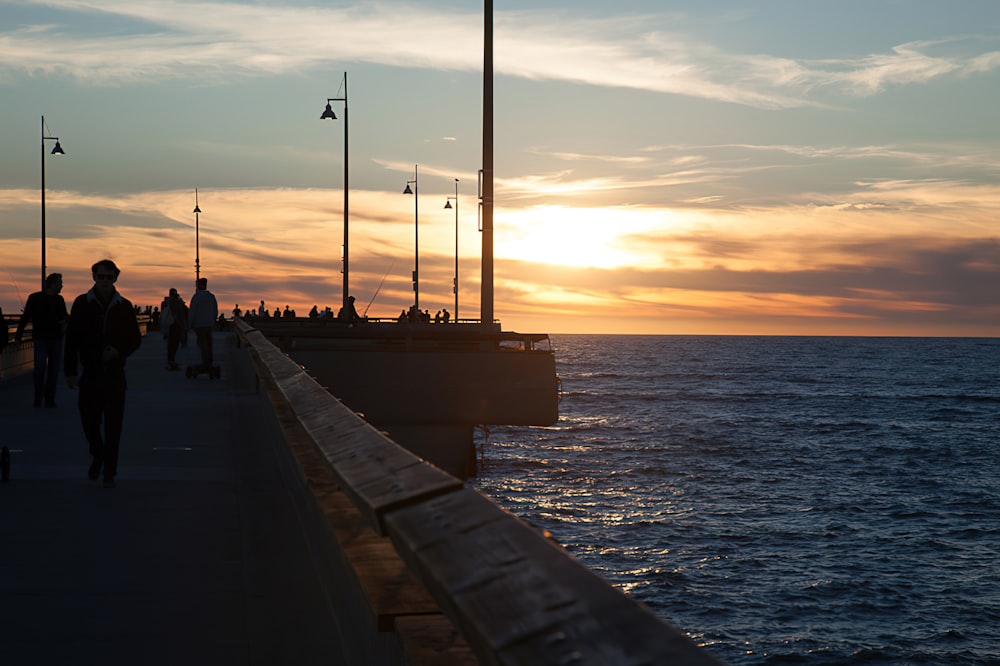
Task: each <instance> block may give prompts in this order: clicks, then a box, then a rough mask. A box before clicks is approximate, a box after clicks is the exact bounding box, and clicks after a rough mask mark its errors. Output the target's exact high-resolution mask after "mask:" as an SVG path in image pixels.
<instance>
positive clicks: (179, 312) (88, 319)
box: [0, 259, 218, 488]
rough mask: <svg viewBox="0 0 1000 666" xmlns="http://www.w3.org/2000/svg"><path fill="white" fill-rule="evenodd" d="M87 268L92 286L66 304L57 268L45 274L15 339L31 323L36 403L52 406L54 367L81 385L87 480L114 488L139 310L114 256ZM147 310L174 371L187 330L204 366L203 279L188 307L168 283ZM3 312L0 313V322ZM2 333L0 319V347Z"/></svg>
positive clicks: (207, 359) (207, 302)
mask: <svg viewBox="0 0 1000 666" xmlns="http://www.w3.org/2000/svg"><path fill="white" fill-rule="evenodd" d="M90 270H91V277H92V278H93V281H94V284H93V286H92V287H91V288H90V289H89V290H88V291H87V292H86V293H83V294H80V295H79V296H77V297H76V298H75V299H74V300H73V304H72V306H71V307H70V308H69V309H68V310H67V308H66V301H65V299H64V298H63V297H62V295H61V292H62V289H63V276H62V274H61V273H52V274H50V275H48V276H47V277H46V278H45V281H44V285H43V288H42V290H41V291H38V292H35V293H33V294H31V295H30V296H29V297H28V300H27V302H26V303H25V306H24V310H23V313H22V314H21V317H20V319H19V320H18V323H17V329H16V331H15V333H14V340H15V342H21V340H22V337H23V335H24V333H25V331H26V329H27V327H28V324H29V323H30V324H31V340H32V346H33V351H34V359H33V360H34V370H33V377H32V379H33V389H34V399H33V402H32V404H33V406H34V407H41V406H42V405H43V404H44V405H45V407H47V408H54V407H56V386H57V383H58V378H59V373H60V371H62V373H63V374H64V375H65V377H66V384H67V386H68V387H69V389H70V390H79V397H78V408H79V412H80V420H81V424H82V426H83V434H84V437H85V438H86V440H87V445H88V449H89V452H90V455H91V464H90V467H89V469H88V471H87V475H88V477H89V478H90V479H92V480H96V479H99V478H102V477H103V484H104V487H106V488H114V487H115V476H116V475H117V473H118V450H119V446H120V442H121V433H122V422H123V419H124V414H125V390H126V382H125V362H126V360H127V359H128V357H129V356H131V355H132V354H133V353H134V352H135V351H136V350H137V349H138V348H139V346H140V344H141V342H142V332H141V330H140V328H139V320H138V318H137V317H138V315H139V314H141V313H142V310H141V308H139V307H137V306H135V305H133V304H132V302H131V301H129V300H128V299H127V298H125V297H124V296H122V295H121V293H119V292H118V290H117V288H116V286H115V285H116V283H117V281H118V278H119V276H120V275H121V270H120V269H119V268H118V266H117V265H116V264H115V262H114V261H112V260H111V259H102V260H100V261H98V262H96V263H95V264H93V265H92V266H91V268H90ZM146 314H148V315H150V323H156V324H159V326H160V329H161V331H163V336H164V338H166V340H167V368H168V369H169V370H176V369H179V366H178V365H177V363H176V361H175V356H176V353H177V347H178V346H179V345H180V344H181V343H182V340H185V339H186V337H187V332H188V330H192V329H193V330H194V332H195V337H196V340H197V344H198V348H199V350H200V352H201V362H202V365H203V366H207V367H210V366H211V365H212V362H213V354H212V329H213V328H214V326H215V324H216V318H217V317H218V303H217V301H216V298H215V296H214V295H213V294H212V292H210V291H208V280H207V279H206V278H200V279H198V280H197V282H196V290H195V293H194V295H193V296H192V297H191V305H190V307H189V306H187V305H185V304H184V301H183V299H182V298H180V296H179V294H178V293H177V290H176V289H170V292H169V294H168V296H167V297H166V298H164V300H163V303H162V304H161V307H160V308H159V309H156V308H153V309H150V308H147V310H146ZM2 315H3V313H2V311H0V320H2V319H3V316H2ZM7 337H8V331H7V323H6V320H4V330H3V336H2V344H0V352H2V351H3V348H4V347H5V346H6V343H7Z"/></svg>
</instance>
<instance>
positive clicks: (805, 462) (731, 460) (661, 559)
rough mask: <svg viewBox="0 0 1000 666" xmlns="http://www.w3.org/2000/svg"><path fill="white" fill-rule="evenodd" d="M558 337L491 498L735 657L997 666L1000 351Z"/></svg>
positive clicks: (901, 341) (493, 435)
mask: <svg viewBox="0 0 1000 666" xmlns="http://www.w3.org/2000/svg"><path fill="white" fill-rule="evenodd" d="M552 343H553V347H554V349H555V351H556V358H557V362H556V364H557V372H558V374H559V376H560V379H561V382H562V391H563V397H562V401H561V403H560V407H559V409H560V419H559V423H558V424H557V425H556V426H554V427H548V428H507V427H504V428H493V429H492V430H491V431H490V432H489V434H488V437H487V438H486V440H485V443H484V445H483V469H482V471H481V474H480V476H479V478H478V479H477V480H476V481H475V485H476V487H478V488H479V489H480V490H481V491H482V492H484V493H485V494H486V495H488V496H490V497H491V498H493V499H494V500H495V501H497V502H498V503H499V504H500V505H501V506H503V507H505V508H507V509H509V510H510V511H512V512H513V513H515V514H517V515H518V516H520V517H521V518H523V519H524V520H526V521H527V522H529V523H531V524H533V525H536V526H538V527H539V528H541V529H546V530H548V531H550V532H551V533H552V535H553V536H554V537H555V539H556V540H558V541H559V542H560V543H561V544H562V545H563V546H565V547H566V548H567V550H568V551H569V552H571V553H572V554H573V555H574V556H576V557H577V558H578V559H580V560H581V561H582V562H584V563H585V564H586V565H588V566H589V567H590V568H591V569H593V570H595V571H597V572H598V573H600V574H601V575H602V576H604V577H605V578H606V579H607V580H608V581H609V582H610V583H612V584H613V585H615V586H617V587H618V588H620V589H622V590H623V591H624V592H625V593H627V594H628V595H630V596H632V597H633V598H635V599H637V600H639V601H641V602H643V603H645V604H646V605H647V606H648V607H649V608H651V609H652V610H653V611H654V612H655V613H657V614H658V615H660V616H661V617H663V618H665V619H667V620H668V621H670V622H671V623H673V624H674V625H676V626H677V627H678V628H680V629H681V630H682V631H683V632H685V633H686V634H687V635H689V636H690V637H691V638H693V639H694V640H695V641H696V642H697V643H698V644H700V645H702V646H704V649H705V650H707V651H708V652H710V653H711V654H713V655H714V656H715V657H717V658H719V659H720V660H722V661H723V662H725V663H727V664H732V665H749V664H807V665H813V664H815V665H818V664H894V665H895V664H942V665H943V664H947V665H949V666H953V665H956V664H976V665H985V664H1000V339H992V338H990V339H971V338H846V337H742V336H734V337H729V336H609V335H558V336H552Z"/></svg>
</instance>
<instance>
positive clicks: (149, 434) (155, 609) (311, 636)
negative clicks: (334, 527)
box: [0, 333, 344, 665]
mask: <svg viewBox="0 0 1000 666" xmlns="http://www.w3.org/2000/svg"><path fill="white" fill-rule="evenodd" d="M216 336H217V337H216V357H217V362H218V363H219V364H220V365H221V366H222V378H221V379H220V380H216V381H212V380H209V379H208V378H206V377H204V376H202V377H199V378H197V379H186V378H185V376H184V373H183V372H167V371H165V370H164V361H165V355H166V354H165V345H164V343H163V340H162V338H161V337H160V336H159V334H157V333H150V334H149V335H147V336H146V337H145V338H144V340H143V345H142V347H141V348H140V350H139V351H138V352H137V353H136V354H135V355H134V356H133V357H132V358H131V359H130V360H129V364H128V367H127V373H128V382H129V389H128V394H127V398H126V414H125V425H124V435H123V437H122V445H121V460H120V466H119V474H118V479H117V487H116V488H114V489H105V488H103V487H102V486H101V483H100V481H89V480H88V479H87V466H88V464H89V461H90V456H89V455H88V453H87V444H86V441H85V440H84V438H83V433H82V430H81V427H80V423H79V416H78V413H77V409H76V398H77V393H76V392H75V391H70V390H69V389H68V388H67V387H66V386H65V383H61V384H60V386H59V389H58V392H57V396H56V402H57V405H58V406H57V407H56V408H52V409H47V408H39V409H34V408H32V406H31V399H32V388H31V374H30V372H29V373H27V374H23V375H21V376H19V377H16V378H13V379H8V380H4V381H2V382H0V438H2V441H0V444H2V445H6V446H8V447H9V448H10V449H11V451H12V453H11V459H12V467H11V478H10V480H9V481H8V482H6V483H0V553H2V555H0V661H3V663H9V664H64V663H77V664H91V663H93V664H220V665H226V664H277V663H295V664H319V663H323V664H331V663H338V655H340V654H342V640H344V639H343V638H342V637H341V636H340V633H339V630H338V625H337V623H336V622H335V621H334V618H333V617H332V612H331V610H330V609H329V607H328V603H327V601H326V600H325V598H324V596H323V595H322V593H321V591H320V588H321V586H320V584H319V583H318V581H317V580H316V577H317V574H316V571H315V566H314V563H313V561H312V559H311V556H310V552H309V549H308V548H307V543H306V540H307V537H306V536H305V535H304V534H303V530H302V529H301V527H300V524H299V522H300V521H299V519H298V516H297V514H296V510H295V506H294V501H293V500H292V499H291V498H290V497H289V493H288V492H287V490H286V488H285V484H284V483H283V480H282V478H281V474H280V473H278V472H276V470H277V468H278V464H277V462H276V460H275V458H276V454H275V451H274V449H273V445H272V444H271V443H270V442H271V441H272V438H280V437H281V434H280V432H278V428H277V425H276V424H275V423H274V422H273V419H269V418H267V415H266V414H263V413H262V411H261V409H260V407H259V403H258V398H257V396H256V394H255V392H254V384H253V382H254V378H253V377H252V376H249V377H244V378H243V379H242V380H241V379H240V377H239V372H238V371H237V372H234V367H233V366H234V362H233V357H234V356H235V354H236V353H237V352H236V351H235V350H234V349H232V347H231V345H232V343H233V338H232V336H227V335H221V334H218V333H217V334H216ZM189 344H190V346H191V349H189V350H188V351H190V352H194V353H196V349H195V348H194V342H193V338H192V341H191V342H190V343H189ZM183 352H184V350H181V352H180V354H179V357H180V358H184V356H183Z"/></svg>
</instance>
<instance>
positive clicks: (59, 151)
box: [50, 139, 66, 155]
mask: <svg viewBox="0 0 1000 666" xmlns="http://www.w3.org/2000/svg"><path fill="white" fill-rule="evenodd" d="M50 154H51V155H65V154H66V151H64V150H63V149H62V146H60V145H59V139H56V145H55V147H54V148H53V149H52V152H51V153H50Z"/></svg>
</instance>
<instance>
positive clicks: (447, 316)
mask: <svg viewBox="0 0 1000 666" xmlns="http://www.w3.org/2000/svg"><path fill="white" fill-rule="evenodd" d="M450 320H451V313H450V312H448V308H445V309H444V310H441V321H443V322H444V323H446V324H447V323H448V322H449V321H450Z"/></svg>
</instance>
